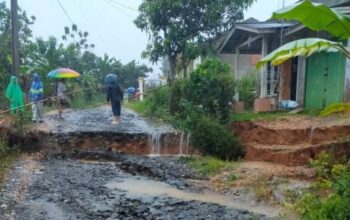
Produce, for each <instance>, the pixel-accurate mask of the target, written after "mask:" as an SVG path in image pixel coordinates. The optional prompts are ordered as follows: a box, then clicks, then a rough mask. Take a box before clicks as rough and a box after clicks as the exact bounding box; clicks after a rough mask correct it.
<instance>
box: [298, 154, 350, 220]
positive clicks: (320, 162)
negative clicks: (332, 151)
mask: <svg viewBox="0 0 350 220" xmlns="http://www.w3.org/2000/svg"><path fill="white" fill-rule="evenodd" d="M311 165H312V166H313V167H314V168H315V171H316V177H317V179H316V183H315V184H313V186H312V187H311V189H310V190H309V191H308V192H306V193H305V194H304V195H303V196H302V197H301V199H300V200H299V201H297V203H296V210H297V211H298V213H300V214H301V215H302V216H303V218H304V219H310V220H314V219H315V220H316V219H339V220H343V219H350V205H349V204H350V170H349V167H347V166H346V165H345V164H341V163H337V162H336V161H335V160H334V157H333V156H331V155H329V154H326V153H322V154H321V155H320V157H319V158H318V159H317V160H314V161H313V162H312V163H311Z"/></svg>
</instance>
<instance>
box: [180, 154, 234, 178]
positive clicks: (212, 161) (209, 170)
mask: <svg viewBox="0 0 350 220" xmlns="http://www.w3.org/2000/svg"><path fill="white" fill-rule="evenodd" d="M181 160H182V161H184V162H185V163H187V164H189V165H190V166H191V167H193V168H194V169H195V170H196V171H197V172H198V173H200V174H201V175H203V176H210V175H214V174H216V173H218V172H219V171H221V170H225V169H233V168H235V167H236V164H235V163H233V162H229V161H223V160H219V159H216V158H214V157H196V158H195V157H187V158H181Z"/></svg>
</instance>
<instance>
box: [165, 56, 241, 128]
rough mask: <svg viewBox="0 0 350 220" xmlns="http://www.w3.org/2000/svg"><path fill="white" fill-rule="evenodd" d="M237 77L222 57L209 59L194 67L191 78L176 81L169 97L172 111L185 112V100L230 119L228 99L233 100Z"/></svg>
mask: <svg viewBox="0 0 350 220" xmlns="http://www.w3.org/2000/svg"><path fill="white" fill-rule="evenodd" d="M234 90H235V87H234V80H233V77H232V74H231V71H230V67H229V66H228V65H227V64H223V63H221V62H220V61H219V60H216V59H214V60H207V61H205V62H204V63H203V64H201V65H199V67H198V68H197V69H196V70H195V71H193V72H192V73H191V75H190V79H185V80H181V81H177V82H175V83H174V84H173V86H172V90H171V97H170V113H171V114H172V115H175V114H179V113H180V114H182V112H183V111H184V109H183V106H182V104H183V103H191V105H192V106H193V108H194V109H195V110H197V109H199V110H200V111H202V112H204V113H205V114H208V115H210V116H212V117H215V118H218V119H219V120H220V121H222V122H225V121H227V119H228V117H229V113H230V109H231V107H230V105H229V103H230V102H232V101H233V96H234Z"/></svg>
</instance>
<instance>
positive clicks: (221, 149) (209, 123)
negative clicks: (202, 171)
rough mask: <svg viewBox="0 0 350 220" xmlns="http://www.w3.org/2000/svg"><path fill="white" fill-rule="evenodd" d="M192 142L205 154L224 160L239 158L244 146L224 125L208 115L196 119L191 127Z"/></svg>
mask: <svg viewBox="0 0 350 220" xmlns="http://www.w3.org/2000/svg"><path fill="white" fill-rule="evenodd" d="M191 131H192V133H191V144H192V145H193V146H194V147H195V148H197V149H199V150H200V151H201V153H203V154H204V155H212V156H215V157H218V158H220V159H223V160H234V159H239V158H240V157H241V156H242V155H243V147H242V145H241V144H240V142H239V140H238V139H237V138H236V137H235V136H234V135H233V134H232V133H231V132H230V131H229V129H228V128H226V127H225V126H223V125H220V123H218V122H215V120H213V119H211V118H208V117H201V118H200V119H198V120H197V121H195V122H194V123H193V125H192V129H191Z"/></svg>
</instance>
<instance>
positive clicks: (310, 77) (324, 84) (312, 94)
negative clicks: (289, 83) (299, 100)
mask: <svg viewBox="0 0 350 220" xmlns="http://www.w3.org/2000/svg"><path fill="white" fill-rule="evenodd" d="M344 78H345V57H344V55H342V54H340V53H319V54H315V55H313V56H311V57H310V58H308V61H307V69H306V91H305V92H306V94H305V108H307V109H315V108H323V107H325V106H328V105H330V104H333V103H337V102H343V95H344Z"/></svg>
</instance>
